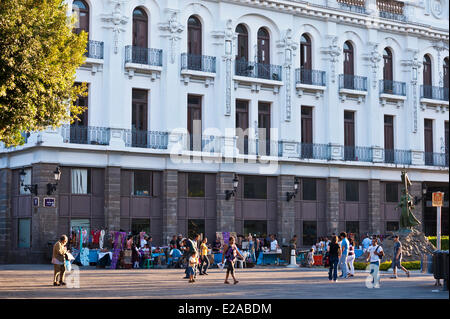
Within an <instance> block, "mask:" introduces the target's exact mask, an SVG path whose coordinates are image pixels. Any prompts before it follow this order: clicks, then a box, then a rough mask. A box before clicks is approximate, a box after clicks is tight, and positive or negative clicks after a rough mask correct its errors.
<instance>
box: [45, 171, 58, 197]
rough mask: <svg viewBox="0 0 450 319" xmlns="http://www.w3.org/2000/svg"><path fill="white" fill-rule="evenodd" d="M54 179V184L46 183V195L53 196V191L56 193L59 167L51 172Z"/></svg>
mask: <svg viewBox="0 0 450 319" xmlns="http://www.w3.org/2000/svg"><path fill="white" fill-rule="evenodd" d="M53 174H54V178H55V181H56V183H55V184H52V183H48V184H47V195H51V194H53V192H54V191H56V186H58V182H59V180H60V179H61V170H60V169H59V166H57V167H56V169H55V171H54V172H53Z"/></svg>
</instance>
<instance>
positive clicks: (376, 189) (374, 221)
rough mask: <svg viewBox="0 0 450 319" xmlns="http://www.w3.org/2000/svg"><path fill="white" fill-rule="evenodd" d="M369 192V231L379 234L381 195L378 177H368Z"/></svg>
mask: <svg viewBox="0 0 450 319" xmlns="http://www.w3.org/2000/svg"><path fill="white" fill-rule="evenodd" d="M368 182H369V183H368V192H369V194H368V195H369V196H368V198H369V233H370V234H377V235H378V234H380V233H381V229H382V228H383V227H381V226H382V225H381V216H380V196H381V184H380V180H378V179H370V180H369V181H368Z"/></svg>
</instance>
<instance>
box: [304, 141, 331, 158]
mask: <svg viewBox="0 0 450 319" xmlns="http://www.w3.org/2000/svg"><path fill="white" fill-rule="evenodd" d="M299 146H300V150H299V151H300V156H299V157H300V158H301V159H320V160H330V159H331V148H330V145H329V144H308V143H300V144H299Z"/></svg>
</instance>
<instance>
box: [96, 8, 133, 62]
mask: <svg viewBox="0 0 450 319" xmlns="http://www.w3.org/2000/svg"><path fill="white" fill-rule="evenodd" d="M109 2H110V3H112V4H113V5H114V10H113V12H112V13H110V14H102V15H101V19H102V20H103V21H105V22H110V23H112V24H113V25H112V26H106V27H105V28H106V29H112V30H113V33H114V53H115V54H117V52H118V51H119V33H120V32H125V29H124V28H122V27H121V25H124V24H126V23H127V22H128V17H127V16H125V15H123V14H122V9H123V6H124V1H123V0H109Z"/></svg>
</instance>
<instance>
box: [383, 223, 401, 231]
mask: <svg viewBox="0 0 450 319" xmlns="http://www.w3.org/2000/svg"><path fill="white" fill-rule="evenodd" d="M386 230H387V231H397V230H399V223H398V222H386Z"/></svg>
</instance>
